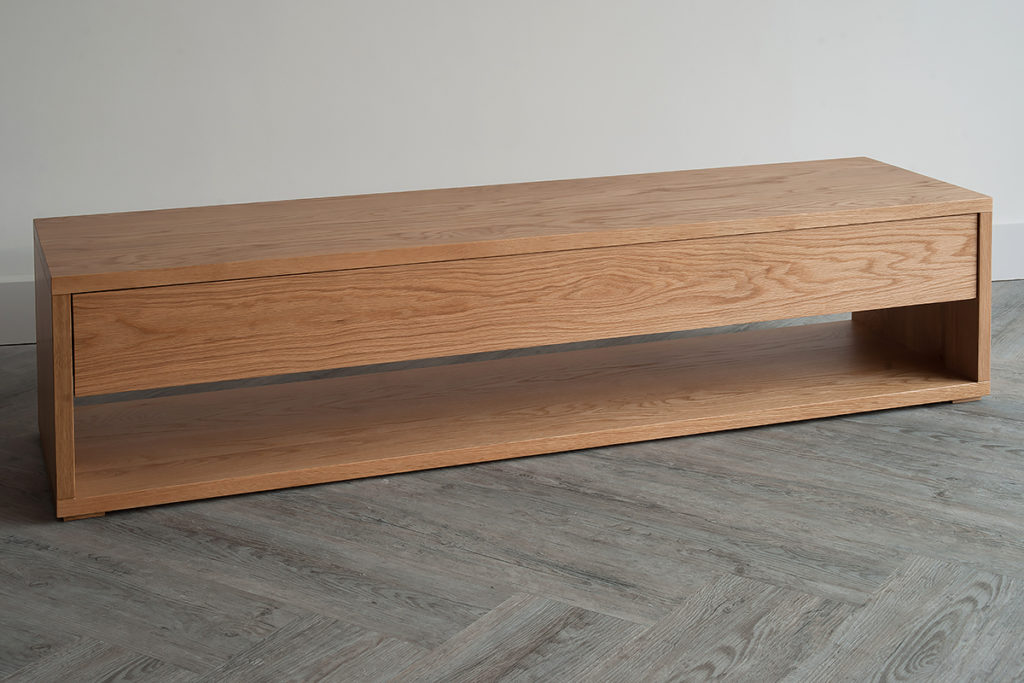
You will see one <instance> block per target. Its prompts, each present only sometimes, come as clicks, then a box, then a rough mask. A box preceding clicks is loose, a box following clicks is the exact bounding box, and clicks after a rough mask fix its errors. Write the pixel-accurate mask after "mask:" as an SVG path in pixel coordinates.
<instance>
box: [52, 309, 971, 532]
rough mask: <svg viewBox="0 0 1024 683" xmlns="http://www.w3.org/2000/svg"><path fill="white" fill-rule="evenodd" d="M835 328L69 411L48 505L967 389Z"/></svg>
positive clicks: (160, 499)
mask: <svg viewBox="0 0 1024 683" xmlns="http://www.w3.org/2000/svg"><path fill="white" fill-rule="evenodd" d="M985 390H987V386H984V385H982V384H979V383H975V382H969V381H966V380H963V379H961V378H958V377H956V376H954V375H951V374H949V373H944V372H943V371H942V370H941V368H939V367H936V366H935V365H934V364H932V363H928V362H925V361H922V360H921V359H920V358H918V357H915V356H913V355H908V354H905V353H903V352H900V351H899V350H896V351H895V352H894V351H892V350H891V349H890V348H889V347H888V346H886V345H880V344H877V343H876V342H875V340H874V338H873V337H871V336H870V335H868V336H865V335H861V334H858V333H857V330H856V329H855V328H854V327H853V326H852V325H851V324H850V323H848V322H840V323H828V324H822V325H808V326H803V327H791V328H782V329H777V330H758V331H752V332H744V333H738V334H735V335H719V336H714V337H696V338H691V339H681V340H674V341H668V342H655V343H651V344H643V345H629V346H620V347H609V348H603V349H591V350H585V351H576V352H566V353H558V354H543V355H538V356H526V357H520V358H509V359H504V360H495V361H487V362H480V363H466V364H462V365H456V366H447V367H436V368H420V369H416V370H407V371H396V372H390V373H377V374H373V375H359V376H354V377H347V378H339V379H331V380H319V381H313V382H302V383H295V384H284V385H271V386H266V387H256V388H252V389H235V390H228V391H221V392H210V393H206V394H199V395H183V396H172V397H165V398H159V399H146V400H140V401H135V402H123V403H113V404H98V405H93V406H82V407H80V408H79V409H78V411H77V414H76V419H77V425H76V428H77V432H78V440H77V444H76V445H77V448H78V452H77V458H78V470H77V474H78V496H77V497H76V498H75V499H74V500H72V501H63V502H62V503H60V504H59V505H58V515H59V516H62V517H63V516H69V515H77V514H84V513H88V512H95V511H101V510H113V509H120V508H124V507H134V506H139V505H152V504H157V503H164V502H171V501H177V500H187V499H193V498H200V497H211V496H218V495H229V494H233V493H240V492H244V491H255V490H263V489H270V488H280V487H285V486H296V485H302V484H311V483H317V482H323V481H334V480H339V479H347V478H354V477H364V476H372V475H380V474H389V473H394V472H400V471H408V470H411V469H423V468H430V467H441V466H446V465H453V464H462V463H468V462H479V461H484V460H493V459H499V458H509V457H517V456H523V455H533V454H537V453H546V452H553V451H560V450H570V449H577V448H588V447H593V446H599V445H607V444H611V443H622V442H626V441H635V440H642V439H654V438H664V437H669V436H678V435H682V434H693V433H697V432H705V431H712V430H718V429H732V428H737V427H747V426H752V425H756V424H767V423H771V422H782V421H788V420H799V419H807V418H813V417H823V416H826V415H835V414H841V413H846V412H854V411H860V410H877V409H883V408H891V407H896V406H902V405H910V404H915V403H927V402H934V401H943V400H952V399H956V398H967V397H969V396H975V395H978V394H979V393H983V392H984V391H985Z"/></svg>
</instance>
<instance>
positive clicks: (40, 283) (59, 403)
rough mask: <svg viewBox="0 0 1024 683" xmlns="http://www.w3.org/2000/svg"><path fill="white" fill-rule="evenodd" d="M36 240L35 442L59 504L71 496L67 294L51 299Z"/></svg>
mask: <svg viewBox="0 0 1024 683" xmlns="http://www.w3.org/2000/svg"><path fill="white" fill-rule="evenodd" d="M50 284H51V283H50V279H49V277H48V275H47V268H46V259H45V256H44V255H43V252H42V249H41V248H40V246H39V242H38V240H36V242H35V299H36V302H35V303H36V377H37V384H36V386H37V391H38V393H37V397H38V399H37V403H38V421H39V438H40V444H41V448H42V451H43V460H44V461H45V462H46V467H47V470H48V471H49V474H50V481H51V483H52V484H53V491H54V497H55V498H57V499H58V500H60V499H64V498H72V497H73V496H74V495H75V432H74V427H75V425H74V414H73V413H74V386H73V384H74V377H73V375H74V358H73V348H72V341H71V337H72V330H71V296H70V295H68V294H59V295H52V294H51V290H50Z"/></svg>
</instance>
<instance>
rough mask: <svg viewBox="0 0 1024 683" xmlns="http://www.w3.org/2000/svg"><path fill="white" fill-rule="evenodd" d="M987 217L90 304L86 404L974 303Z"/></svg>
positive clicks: (81, 340)
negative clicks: (438, 360)
mask: <svg viewBox="0 0 1024 683" xmlns="http://www.w3.org/2000/svg"><path fill="white" fill-rule="evenodd" d="M976 226H977V217H976V215H966V216H947V217H943V218H928V219H917V220H908V221H898V222H894V223H876V224H870V225H853V226H841V227H832V228H816V229H807V230H799V231H793V232H782V233H771V234H758V235H736V236H730V237H716V238H708V239H700V240H684V241H678V242H663V243H653V244H639V245H627V246H620V247H607V248H600V249H583V250H576V251H564V252H554V253H546V254H528V255H519V256H505V257H496V258H488V259H470V260H465V261H451V262H444V263H427V264H416V265H407V266H389V267H382V268H369V269H362V270H355V271H341V272H334V273H318V274H306V275H294V276H285V277H277V278H256V279H251V280H236V281H229V282H216V283H204V284H193V285H179V286H173V287H152V288H142V289H131V290H120V291H110V292H93V293H86V294H77V295H75V296H74V320H75V392H76V394H77V395H78V396H88V395H92V394H102V393H111V392H119V391H128V390H134V389H146V388H153V387H160V386H171V385H177V384H189V383H199V382H212V381H219V380H228V379H239V378H244V377H252V376H260V375H274V374H285V373H294V372H306V371H311V370H321V369H327V368H333V367H342V366H350V365H364V364H372V363H382V362H390V361H400V360H409V359H413V358H425V357H436V356H448V355H455V354H461V353H472V352H487V351H496V350H502V349H510V348H519V347H528V346H539V345H547V344H561V343H567V342H574V341H582V340H586V339H598V338H607V337H619V336H630V335H636V334H641V333H657V332H669V331H676V330H682V329H690V328H698V327H711V326H715V325H724V324H735V323H745V322H752V321H756V320H767V319H775V318H786V317H797V316H808V315H818V314H825V313H837V312H845V311H850V310H861V309H867V308H881V307H885V306H898V305H901V304H910V303H915V304H919V303H927V302H934V301H947V300H953V299H966V298H973V297H974V296H975V291H976V287H977V285H976V280H975V278H976V267H977V266H976V263H977V252H976V246H977V245H976V241H975V233H976Z"/></svg>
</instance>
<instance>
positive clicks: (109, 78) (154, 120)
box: [0, 0, 1024, 342]
mask: <svg viewBox="0 0 1024 683" xmlns="http://www.w3.org/2000/svg"><path fill="white" fill-rule="evenodd" d="M1022 28H1024V3H1021V2H1019V1H1017V0H1004V1H997V0H972V2H963V1H962V0H946V1H939V0H935V1H931V2H926V1H924V0H920V1H911V0H859V1H858V2H840V1H839V0H832V1H829V0H824V1H814V0H799V1H798V0H789V1H788V2H780V1H773V2H763V1H761V0H758V1H753V0H743V1H731V2H730V1H715V0H705V1H701V2H681V1H678V0H671V1H670V0H665V1H659V2H655V1H650V0H631V2H620V1H617V0H592V1H582V0H580V1H576V2H568V1H565V0H543V1H540V0H515V1H513V0H505V1H503V2H497V1H488V0H445V1H441V0H435V1H433V2H428V1H425V0H420V1H411V0H410V1H407V2H396V1H394V0H364V1H363V2H351V1H349V2H344V1H328V0H280V1H276V2H270V1H266V0H262V1H261V0H163V1H158V0H90V1H89V2H81V0H0V285H2V284H3V283H19V282H23V281H25V280H28V279H31V276H32V258H31V219H32V218H33V217H35V216H52V215H67V214H77V213H94V212H101V211H122V210H130V209H144V208H159V207H169V206H187V205H197V204H211V203H223V202H240V201H252V200H263V199H284V198H293V197H303V196H317V195H332V194H349V193H355V192H376V191H386V190H399V189H413V188H424V187H443V186H453V185H469V184H479V183H491V182H511V181H519V180H536V179H547V178H562V177H572V176H587V175H604V174H617V173H630V172H640V171H654V170H668V169H680V168H697V167H706V166H723V165H732V164H745V163H761V162H773V161H785V160H797V159H810V158H819V157H837V156H855V155H866V156H872V157H876V158H878V159H882V160H884V161H888V162H890V163H894V164H897V165H901V166H906V167H908V168H911V169H914V170H917V171H920V172H923V173H926V174H929V175H933V176H936V177H938V178H941V179H943V180H948V181H950V182H954V183H957V184H961V185H965V186H967V187H970V188H971V189H976V190H979V191H982V192H986V193H988V194H991V195H993V196H994V197H995V207H996V214H995V221H996V223H997V224H1004V223H1005V224H1011V223H1024V192H1022V189H1024V135H1022V133H1021V130H1020V128H1021V122H1022V121H1024V88H1022V87H1021V82H1022V80H1024V48H1022V47H1021V40H1020V32H1021V29H1022ZM998 234H1001V235H1005V234H1011V235H1013V234H1016V235H1019V234H1020V233H1019V231H1018V232H1017V233H1012V232H1009V231H1006V230H1002V231H999V232H998ZM996 246H997V250H999V249H1000V247H1001V245H1000V244H997V245H996ZM1021 247H1022V242H1021V241H1017V242H1016V246H1015V247H1014V248H1015V249H1016V250H1017V254H1016V255H1015V256H1014V257H1013V259H1011V261H1012V262H1011V263H1010V265H1009V266H1008V268H1007V269H1005V270H1004V271H1001V272H1002V274H1003V276H1005V277H1024V256H1021ZM1007 253H1008V252H1007ZM11 291H14V290H11ZM17 291H22V290H21V289H18V290H17ZM0 296H2V291H0ZM8 308H9V309H10V310H14V309H18V310H21V308H23V307H21V306H20V305H10V306H8ZM26 310H27V309H26ZM2 312H3V310H0V313H2ZM9 320H10V319H9V318H8V317H6V316H5V318H3V319H0V342H11V341H28V339H21V338H20V337H23V336H24V334H22V333H18V334H17V335H15V334H14V333H13V332H10V330H13V329H14V327H15V325H12V324H9ZM24 328H25V329H29V326H24ZM16 336H17V337H19V338H17V339H15V338H13V337H16Z"/></svg>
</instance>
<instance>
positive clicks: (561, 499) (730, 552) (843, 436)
mask: <svg viewBox="0 0 1024 683" xmlns="http://www.w3.org/2000/svg"><path fill="white" fill-rule="evenodd" d="M34 352H35V349H34V347H32V346H11V347H0V680H11V681H61V680H75V681H106V680H134V681H307V680H310V681H316V680H326V681H390V680H394V681H490V680H541V681H640V680H642V681H659V680H711V679H715V680H735V681H759V682H761V681H780V680H786V681H868V680H879V681H893V680H901V681H918V680H919V681H1014V680H1024V635H1022V634H1024V281H1017V282H1006V283H996V284H995V286H994V319H993V373H992V374H993V394H992V395H991V396H989V397H986V398H984V399H982V400H981V401H978V402H974V403H965V404H959V405H952V404H941V405H935V406H926V407H919V408H906V409H899V410H892V411H883V412H877V413H871V414H861V415H855V416H850V417H841V418H829V419H824V420H814V421H807V422H800V423H794V424H787V425H779V426H773V427H764V428H756V429H747V430H737V431H732V432H724V433H718V434H709V435H702V436H696V437H684V438H679V439H666V440H662V441H655V442H646V443H638V444H631V445H625V446H616V447H609V448H598V449H592V450H588V451H578V452H573V453H566V454H560V455H553V456H538V457H533V458H524V459H520V460H511V461H505V462H497V463H489V464H482V465H472V466H466V467H459V468H449V469H444V470H434V471H427V472H418V473H411V474H404V475H398V476H391V477H382V478H376V479H365V480H357V481H351V482H345V483H340V484H328V485H322V486H313V487H306V488H301V489H292V490H286V491H278V492H271V493H263V494H251V495H246V496H236V497H232V498H224V499H217V500H209V501H201V502H195V503H182V504H176V505H167V506H162V507H156V508H149V509H142V510H135V511H128V512H122V513H113V514H109V515H107V516H106V517H103V518H97V519H88V520H81V521H77V522H72V523H66V524H65V523H60V522H57V521H55V520H54V519H53V511H52V502H51V499H50V493H49V483H48V479H47V476H46V474H45V471H44V469H43V464H42V459H41V456H40V454H39V447H38V436H37V434H36V428H35V419H36V417H35V369H34Z"/></svg>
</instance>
